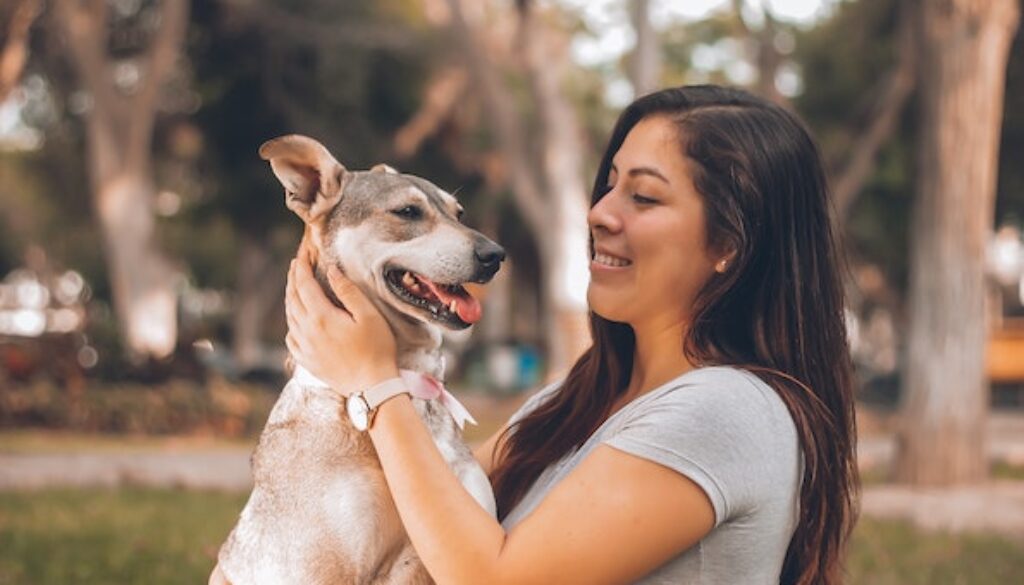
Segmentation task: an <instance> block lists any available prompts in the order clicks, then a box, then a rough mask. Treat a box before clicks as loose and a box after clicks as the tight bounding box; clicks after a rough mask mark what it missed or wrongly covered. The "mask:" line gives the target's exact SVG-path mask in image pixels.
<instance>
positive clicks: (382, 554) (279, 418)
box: [215, 135, 504, 585]
mask: <svg viewBox="0 0 1024 585" xmlns="http://www.w3.org/2000/svg"><path fill="white" fill-rule="evenodd" d="M260 154H261V156H263V158H264V159H266V160H269V161H270V164H271V166H272V167H273V170H274V173H275V174H276V175H277V177H278V178H279V179H280V180H281V182H282V183H283V184H284V186H285V190H286V193H285V195H286V203H287V205H288V207H289V208H291V209H292V210H293V211H295V212H296V213H297V214H298V215H299V217H301V218H302V219H303V221H304V222H305V223H306V229H305V234H304V235H303V239H302V243H301V244H300V246H301V247H306V248H308V250H309V253H310V256H311V257H312V258H313V260H314V264H315V265H316V267H317V268H316V271H315V272H316V274H317V279H318V280H319V281H320V283H321V286H322V287H324V289H325V292H326V293H328V296H329V297H331V298H332V300H333V301H334V302H337V300H336V299H335V298H334V297H333V294H331V291H330V287H329V286H328V285H327V284H326V278H325V276H324V275H325V273H326V267H327V266H329V265H331V264H333V265H335V266H338V267H339V268H340V269H341V270H342V272H343V273H344V274H345V275H346V276H347V277H348V278H349V279H351V280H352V281H354V282H355V283H356V284H357V285H358V286H359V287H360V289H361V290H362V291H363V292H365V293H366V294H367V295H368V296H369V297H370V299H371V300H372V301H373V303H374V305H375V306H376V307H377V308H378V309H379V310H380V311H381V312H382V313H383V315H384V316H385V318H386V319H387V321H388V323H389V324H390V326H391V328H392V330H393V332H394V333H395V338H396V342H397V346H398V365H399V367H400V368H403V369H410V370H415V371H418V372H421V373H424V374H428V375H431V376H433V377H435V378H437V379H438V380H440V379H442V377H443V373H444V372H443V369H444V365H443V363H442V359H441V354H440V343H441V332H440V326H441V325H444V326H448V327H450V328H460V327H464V326H466V325H467V324H466V323H465V322H462V321H461V319H454V320H453V319H451V317H452V315H451V314H447V315H446V314H444V312H443V311H441V315H440V316H439V315H438V314H434V313H432V312H431V311H429V310H426V309H424V308H421V307H416V306H413V305H412V304H409V303H407V302H404V301H403V300H401V299H400V298H399V297H398V296H397V295H396V294H395V292H394V291H393V290H392V289H391V287H389V285H388V283H387V280H386V277H385V274H386V272H387V271H389V270H390V269H394V268H398V269H402V270H408V271H410V272H412V273H415V274H419V275H423V276H425V277H426V278H428V279H430V280H431V281H433V282H435V283H446V284H460V283H464V282H467V281H475V282H485V281H487V280H489V279H490V277H491V276H493V274H494V272H495V271H496V270H497V267H498V263H500V261H501V259H502V258H503V257H504V253H503V251H502V250H501V248H500V247H499V246H497V244H495V243H494V242H492V241H490V240H488V239H487V238H485V237H484V236H483V235H481V234H480V233H478V232H476V231H473V230H471V229H469V228H467V227H466V226H464V225H462V224H461V223H460V222H459V221H458V215H459V214H460V213H461V208H460V206H459V204H458V202H457V201H456V200H455V198H454V197H452V196H451V195H449V194H448V193H446V192H444V191H442V190H441V189H439V188H437V187H436V186H434V185H433V184H431V183H429V182H428V181H425V180H423V179H421V178H418V177H414V176H411V175H402V174H399V173H397V172H395V171H394V170H393V169H391V168H390V167H386V166H383V165H378V166H377V167H374V168H373V170H371V171H362V172H349V171H347V170H346V169H345V168H344V167H343V166H342V165H341V164H340V163H338V161H337V160H335V158H334V157H333V156H332V155H331V154H330V153H329V152H328V151H327V149H326V148H324V147H323V146H322V145H321V144H320V143H318V142H316V141H315V140H313V139H311V138H307V137H303V136H295V135H292V136H285V137H282V138H278V139H275V140H272V141H270V142H268V143H266V144H264V145H263V147H262V148H261V149H260ZM411 206H414V207H416V208H417V209H419V211H420V212H421V214H420V216H419V217H418V218H416V219H411V217H410V215H409V213H410V212H409V211H408V208H409V207H411ZM403 212H404V215H403ZM413 404H414V405H415V408H416V410H417V412H418V413H419V414H420V416H421V417H422V419H423V421H424V423H425V424H426V426H427V428H428V429H429V430H430V433H431V434H432V435H433V437H434V440H435V442H436V444H437V446H438V448H439V450H440V451H441V454H442V455H443V456H444V458H445V460H446V461H447V462H448V464H449V466H450V467H451V469H452V471H454V472H455V474H456V475H457V476H458V477H459V479H460V480H461V482H462V484H463V486H465V487H466V489H467V490H468V491H469V492H470V493H471V494H472V495H473V497H474V498H475V499H476V500H477V502H479V504H480V505H481V506H483V507H484V508H485V509H487V510H488V511H490V512H491V514H494V513H495V503H494V496H493V494H492V492H491V487H490V484H489V482H488V480H487V477H486V475H485V474H484V472H483V470H482V469H481V468H480V466H479V465H478V464H477V462H476V460H475V459H474V458H473V454H472V453H471V452H470V450H469V448H468V447H467V446H466V445H465V444H464V443H463V442H462V440H461V433H460V431H459V429H458V427H457V426H456V424H455V422H454V421H453V419H452V417H451V416H450V414H449V413H448V411H447V410H446V409H445V408H444V407H443V406H442V405H441V404H440V403H439V402H438V401H436V400H431V401H427V400H422V399H413ZM252 468H253V477H254V488H253V491H252V495H251V496H250V498H249V501H248V503H247V504H246V506H245V509H244V510H243V511H242V514H241V517H240V519H239V521H238V524H237V525H236V526H235V528H234V530H233V531H232V532H231V535H230V536H229V537H228V539H227V541H226V542H225V543H224V545H223V547H222V548H221V550H220V555H219V558H218V561H219V566H218V568H217V569H215V575H216V574H218V573H217V572H218V571H219V572H222V573H223V575H224V576H226V577H227V579H228V580H229V581H230V582H231V583H232V585H253V584H271V583H275V584H276V583H281V584H284V583H302V584H304V585H305V584H316V583H334V584H336V583H359V584H364V583H365V584H371V583H373V584H377V583H380V584H383V583H389V584H390V583H394V584H398V583H403V584H404V583H416V584H418V583H432V580H431V579H430V576H429V575H428V574H427V572H426V570H425V569H424V568H423V566H422V564H421V562H420V561H419V559H418V558H417V557H416V554H415V552H414V551H413V548H412V546H411V544H410V543H409V539H408V536H407V535H406V534H405V531H404V529H403V528H402V523H401V521H400V519H399V517H398V512H397V510H396V509H395V505H394V502H393V501H392V499H391V495H390V493H389V491H388V488H387V485H386V483H385V479H384V475H383V472H382V471H381V467H380V462H379V461H378V460H377V457H376V453H375V451H374V448H373V445H372V443H371V442H370V439H369V437H368V436H367V434H366V433H361V432H359V431H357V430H355V428H354V427H353V426H352V425H351V423H350V422H349V420H348V417H347V416H346V415H345V411H344V398H343V397H341V396H340V395H338V393H337V392H334V391H332V390H331V389H330V388H329V387H328V386H327V385H326V384H324V383H323V382H321V381H320V380H318V379H317V378H316V377H314V376H313V375H311V374H310V373H309V372H307V371H305V370H303V369H302V368H301V367H296V369H295V371H294V373H293V376H292V378H291V380H290V381H289V382H288V384H287V386H285V388H284V390H283V392H282V394H281V396H280V398H279V399H278V401H277V404H275V405H274V408H273V411H272V412H271V414H270V418H269V420H268V421H267V425H266V428H265V429H264V430H263V434H262V435H261V436H260V440H259V444H258V446H257V448H256V451H255V453H254V455H253V458H252Z"/></svg>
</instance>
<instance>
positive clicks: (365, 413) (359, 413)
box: [345, 394, 370, 431]
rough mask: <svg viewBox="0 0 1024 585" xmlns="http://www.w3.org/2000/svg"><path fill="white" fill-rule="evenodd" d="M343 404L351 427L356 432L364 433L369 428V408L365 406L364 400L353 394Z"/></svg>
mask: <svg viewBox="0 0 1024 585" xmlns="http://www.w3.org/2000/svg"><path fill="white" fill-rule="evenodd" d="M345 403H346V404H345V409H346V410H348V418H349V420H350V421H352V426H354V427H355V428H356V430H359V431H365V430H366V429H367V427H369V426H370V406H369V405H368V404H366V400H365V399H364V398H363V397H362V396H360V395H359V394H353V395H352V396H349V397H348V400H346V401H345Z"/></svg>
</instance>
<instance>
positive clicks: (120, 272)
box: [94, 170, 177, 358]
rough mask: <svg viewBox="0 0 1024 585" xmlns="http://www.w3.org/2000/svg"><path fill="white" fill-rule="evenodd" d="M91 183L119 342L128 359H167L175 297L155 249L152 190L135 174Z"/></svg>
mask: <svg viewBox="0 0 1024 585" xmlns="http://www.w3.org/2000/svg"><path fill="white" fill-rule="evenodd" d="M97 183H98V184H97V185H96V187H95V188H94V203H95V208H96V213H97V218H98V219H99V223H100V227H101V228H102V230H101V231H102V232H103V243H104V252H105V255H106V259H107V271H108V272H109V278H110V285H111V292H112V293H113V301H114V311H115V313H116V316H117V320H118V323H119V324H120V325H121V334H122V339H123V340H124V342H125V345H126V347H127V349H128V350H129V353H130V355H131V356H132V357H135V358H140V357H144V356H152V357H164V356H167V355H170V354H171V353H172V352H173V351H174V346H175V344H176V342H177V295H176V294H175V291H174V273H173V272H172V270H171V267H170V266H169V265H168V263H167V262H166V261H165V260H164V259H163V257H162V256H161V255H160V254H159V253H158V252H157V250H156V243H155V239H156V238H155V228H156V223H155V220H154V217H153V209H152V201H153V198H154V195H155V191H156V189H155V187H154V186H153V183H152V181H151V180H150V178H149V176H148V175H147V174H145V173H141V172H138V171H135V172H132V171H128V170H126V171H123V172H120V173H116V174H113V175H111V176H107V177H103V178H101V179H99V180H98V181H97Z"/></svg>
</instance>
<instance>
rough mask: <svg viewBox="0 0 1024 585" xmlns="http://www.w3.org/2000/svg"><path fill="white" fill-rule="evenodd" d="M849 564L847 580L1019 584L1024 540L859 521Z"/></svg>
mask: <svg viewBox="0 0 1024 585" xmlns="http://www.w3.org/2000/svg"><path fill="white" fill-rule="evenodd" d="M848 568H849V573H850V579H849V582H850V583H852V584H863V585H897V584H898V585H1006V584H1009V583H1024V542H1020V541H1012V540H1009V539H1006V538H1001V537H997V536H994V535H984V534H974V535H954V534H944V533H923V532H921V531H919V530H916V529H914V528H913V527H912V526H911V525H910V524H909V523H906V522H894V521H879V520H873V519H862V520H861V522H860V523H859V524H858V526H857V529H856V531H855V532H854V538H853V545H852V547H851V549H850V557H849V561H848Z"/></svg>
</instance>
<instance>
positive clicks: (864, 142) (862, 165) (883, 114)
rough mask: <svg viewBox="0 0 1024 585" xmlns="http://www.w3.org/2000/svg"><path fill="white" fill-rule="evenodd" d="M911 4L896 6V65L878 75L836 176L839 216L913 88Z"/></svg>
mask: <svg viewBox="0 0 1024 585" xmlns="http://www.w3.org/2000/svg"><path fill="white" fill-rule="evenodd" d="M915 5H916V2H904V3H901V5H900V23H899V32H898V41H897V42H898V46H899V49H898V50H899V54H898V56H897V61H896V64H895V65H894V66H893V68H892V70H891V71H890V72H889V73H888V74H887V75H886V76H884V77H883V78H882V81H881V82H880V83H879V87H878V89H877V90H876V91H874V92H872V94H873V95H877V96H878V98H877V101H876V102H875V104H874V106H873V107H872V108H871V112H872V113H871V115H870V122H869V123H868V124H867V126H866V127H865V128H864V130H863V131H862V132H861V134H860V135H859V136H858V137H857V139H856V140H855V141H854V145H853V148H852V151H851V153H850V156H849V158H848V159H847V162H846V163H845V164H844V165H843V168H842V170H841V171H840V172H839V173H838V175H837V177H838V178H837V179H836V181H835V187H834V188H833V198H834V201H835V206H836V211H837V213H838V215H839V217H840V218H845V217H846V216H847V214H848V213H849V211H850V207H851V206H852V205H853V202H854V201H855V200H856V198H857V195H858V194H859V193H860V191H861V189H863V187H864V183H865V182H866V181H867V180H868V178H870V177H871V174H872V173H873V172H874V170H875V162H876V160H875V158H876V157H877V155H878V151H879V150H880V149H881V147H882V145H884V144H885V142H886V141H887V140H888V139H889V137H890V136H892V133H893V132H894V131H895V129H896V123H897V121H898V118H899V115H900V112H902V111H903V107H904V106H905V105H906V103H907V100H908V99H909V98H910V95H911V93H912V92H913V91H914V87H915V85H916V82H917V75H916V69H917V58H918V51H917V35H916V34H915V28H914V17H913V14H914V12H913V10H914V8H913V7H914V6H915Z"/></svg>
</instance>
